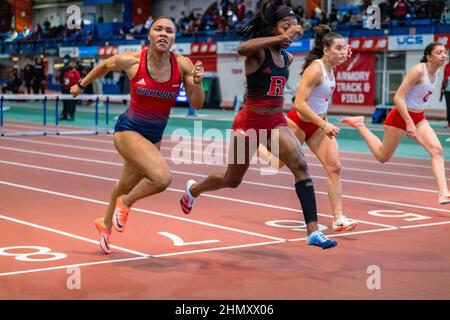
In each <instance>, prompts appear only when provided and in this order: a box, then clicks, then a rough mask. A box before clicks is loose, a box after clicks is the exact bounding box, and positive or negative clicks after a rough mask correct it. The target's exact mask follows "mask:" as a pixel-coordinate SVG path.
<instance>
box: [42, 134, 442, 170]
mask: <svg viewBox="0 0 450 320" xmlns="http://www.w3.org/2000/svg"><path fill="white" fill-rule="evenodd" d="M95 137H98V139H96V138H82V137H73V136H70V137H69V136H50V137H47V138H56V139H68V140H74V141H85V142H93V143H103V144H108V145H114V142H113V140H112V138H109V139H108V140H104V139H101V136H95ZM163 143H174V144H178V143H180V142H178V141H171V140H169V139H168V140H163ZM209 143H211V141H204V142H203V143H200V144H198V143H195V142H193V143H191V144H190V146H202V147H204V146H205V145H208V144H209ZM181 144H182V143H181ZM161 149H162V150H169V151H170V150H172V149H173V146H172V147H161ZM305 150H309V149H305ZM193 153H196V151H193ZM342 153H345V151H342ZM347 153H352V152H347ZM356 154H363V155H369V156H370V154H368V153H356ZM219 155H223V154H221V153H220V154H219ZM305 155H306V156H307V157H310V158H313V159H314V160H317V157H316V156H315V155H314V154H313V153H312V152H311V151H309V152H306V153H305ZM339 158H340V159H341V160H346V161H353V162H362V163H372V164H378V165H380V162H378V161H376V160H370V159H357V158H350V157H345V156H344V157H343V156H340V157H339ZM406 158H408V157H406ZM408 159H416V158H408ZM424 160H426V159H424ZM308 163H309V162H308ZM385 166H398V167H411V168H423V169H431V166H427V165H420V164H411V163H403V162H395V161H389V162H387V163H384V164H383V167H385ZM446 170H448V171H450V168H447V169H446Z"/></svg>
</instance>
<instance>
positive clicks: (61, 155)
mask: <svg viewBox="0 0 450 320" xmlns="http://www.w3.org/2000/svg"><path fill="white" fill-rule="evenodd" d="M0 149H4V150H8V151H14V152H23V153H30V154H38V155H42V156H48V157H54V158H61V159H69V160H77V161H84V162H92V163H99V164H108V165H113V166H118V167H121V166H122V165H123V164H122V163H119V162H112V161H105V160H96V159H91V158H85V157H83V158H81V157H75V156H67V155H63V154H58V153H49V152H42V151H34V150H28V149H21V148H12V147H2V146H0ZM249 170H251V171H258V172H260V171H261V170H260V169H257V168H249ZM171 172H173V173H176V174H182V175H189V176H195V177H202V178H203V177H206V176H207V175H205V174H200V173H193V172H186V171H177V170H171ZM279 173H282V171H279ZM284 173H285V174H288V175H290V176H292V173H290V172H289V173H287V172H284ZM312 177H313V179H322V180H327V179H328V178H327V177H323V176H316V175H315V176H312ZM341 181H342V182H349V183H357V184H363V185H371V186H377V187H385V188H393V189H401V190H411V191H419V192H428V193H436V190H433V189H422V188H413V187H405V186H399V185H387V184H381V183H374V182H365V181H356V180H349V179H341ZM243 183H247V180H244V181H243Z"/></svg>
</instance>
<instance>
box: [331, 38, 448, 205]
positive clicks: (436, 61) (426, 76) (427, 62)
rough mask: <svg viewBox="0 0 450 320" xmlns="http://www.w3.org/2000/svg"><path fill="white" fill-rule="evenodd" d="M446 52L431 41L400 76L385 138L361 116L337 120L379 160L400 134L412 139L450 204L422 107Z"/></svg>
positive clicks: (436, 141) (441, 161) (441, 197)
mask: <svg viewBox="0 0 450 320" xmlns="http://www.w3.org/2000/svg"><path fill="white" fill-rule="evenodd" d="M446 60H447V54H446V51H445V47H444V46H443V45H442V44H441V43H439V42H433V43H430V44H429V45H428V46H427V47H426V48H425V50H424V55H423V58H422V60H420V62H421V63H419V64H417V65H416V66H414V67H413V68H412V69H411V70H410V71H409V72H408V74H407V75H406V77H405V78H404V79H403V81H402V83H401V84H400V87H399V88H398V89H397V92H396V93H395V96H394V103H395V107H394V108H393V109H392V110H391V112H389V115H388V116H387V118H386V121H385V122H384V140H383V141H380V139H378V137H377V136H376V135H374V134H373V133H372V132H370V130H369V129H367V127H366V126H365V125H364V117H362V116H360V117H345V118H341V119H340V121H341V122H343V123H346V124H348V125H349V126H351V127H354V128H357V129H358V132H359V133H360V134H361V136H362V137H363V139H364V140H365V141H366V143H367V145H368V146H369V149H370V151H372V153H373V155H374V156H375V158H376V159H377V160H378V161H380V162H381V163H384V162H387V161H389V160H390V159H391V157H392V155H393V154H394V152H395V150H396V149H397V146H398V145H399V143H400V140H401V139H402V137H403V135H404V134H405V132H406V134H407V135H408V137H409V138H410V139H414V140H415V141H416V142H417V143H419V144H420V145H422V146H423V147H424V148H425V150H427V152H428V153H429V154H430V155H431V167H432V169H433V173H434V176H435V177H436V180H437V185H438V189H439V199H438V200H439V203H440V204H448V203H450V193H449V191H448V188H447V182H446V181H447V180H446V177H445V164H444V156H443V152H442V145H441V143H440V141H439V139H438V138H437V136H436V133H435V132H434V130H433V129H432V128H431V127H430V125H429V123H428V121H427V120H426V118H425V108H426V107H427V104H428V103H427V102H428V99H429V97H430V95H431V94H432V93H433V92H434V91H435V90H436V88H437V78H438V72H439V69H440V68H441V67H442V66H443V65H444V64H445V62H446Z"/></svg>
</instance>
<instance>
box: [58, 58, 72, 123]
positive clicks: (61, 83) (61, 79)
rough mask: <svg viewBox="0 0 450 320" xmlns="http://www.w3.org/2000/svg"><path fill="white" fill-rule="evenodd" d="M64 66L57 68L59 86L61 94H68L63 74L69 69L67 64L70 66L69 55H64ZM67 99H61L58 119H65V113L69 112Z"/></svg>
mask: <svg viewBox="0 0 450 320" xmlns="http://www.w3.org/2000/svg"><path fill="white" fill-rule="evenodd" d="M63 62H64V66H63V67H62V68H61V70H59V86H60V88H61V93H62V94H69V93H70V92H69V91H68V90H67V87H66V85H65V84H64V75H65V73H66V71H67V70H69V66H70V56H69V55H67V54H66V55H65V56H64V60H63ZM68 102H69V100H63V101H62V103H63V110H62V112H61V114H60V116H59V120H67V114H68V113H69V109H70V103H68Z"/></svg>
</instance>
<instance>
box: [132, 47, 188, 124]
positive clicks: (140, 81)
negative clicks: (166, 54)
mask: <svg viewBox="0 0 450 320" xmlns="http://www.w3.org/2000/svg"><path fill="white" fill-rule="evenodd" d="M147 49H148V48H144V49H142V52H141V58H140V62H139V69H138V72H137V73H136V75H135V76H134V77H133V79H131V80H130V96H131V101H130V108H129V109H128V111H127V114H128V116H130V117H131V118H134V119H142V120H144V119H148V120H156V119H158V120H166V121H167V119H168V118H169V114H170V109H171V108H172V106H173V105H174V104H175V100H176V97H177V95H178V91H180V86H181V82H182V76H181V72H180V69H179V68H178V63H177V59H176V57H175V54H174V53H173V52H170V63H171V66H172V68H171V70H172V71H171V76H170V79H169V80H168V81H166V82H156V81H155V80H153V79H152V77H151V76H150V74H149V72H148V69H147ZM150 63H151V62H150Z"/></svg>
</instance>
